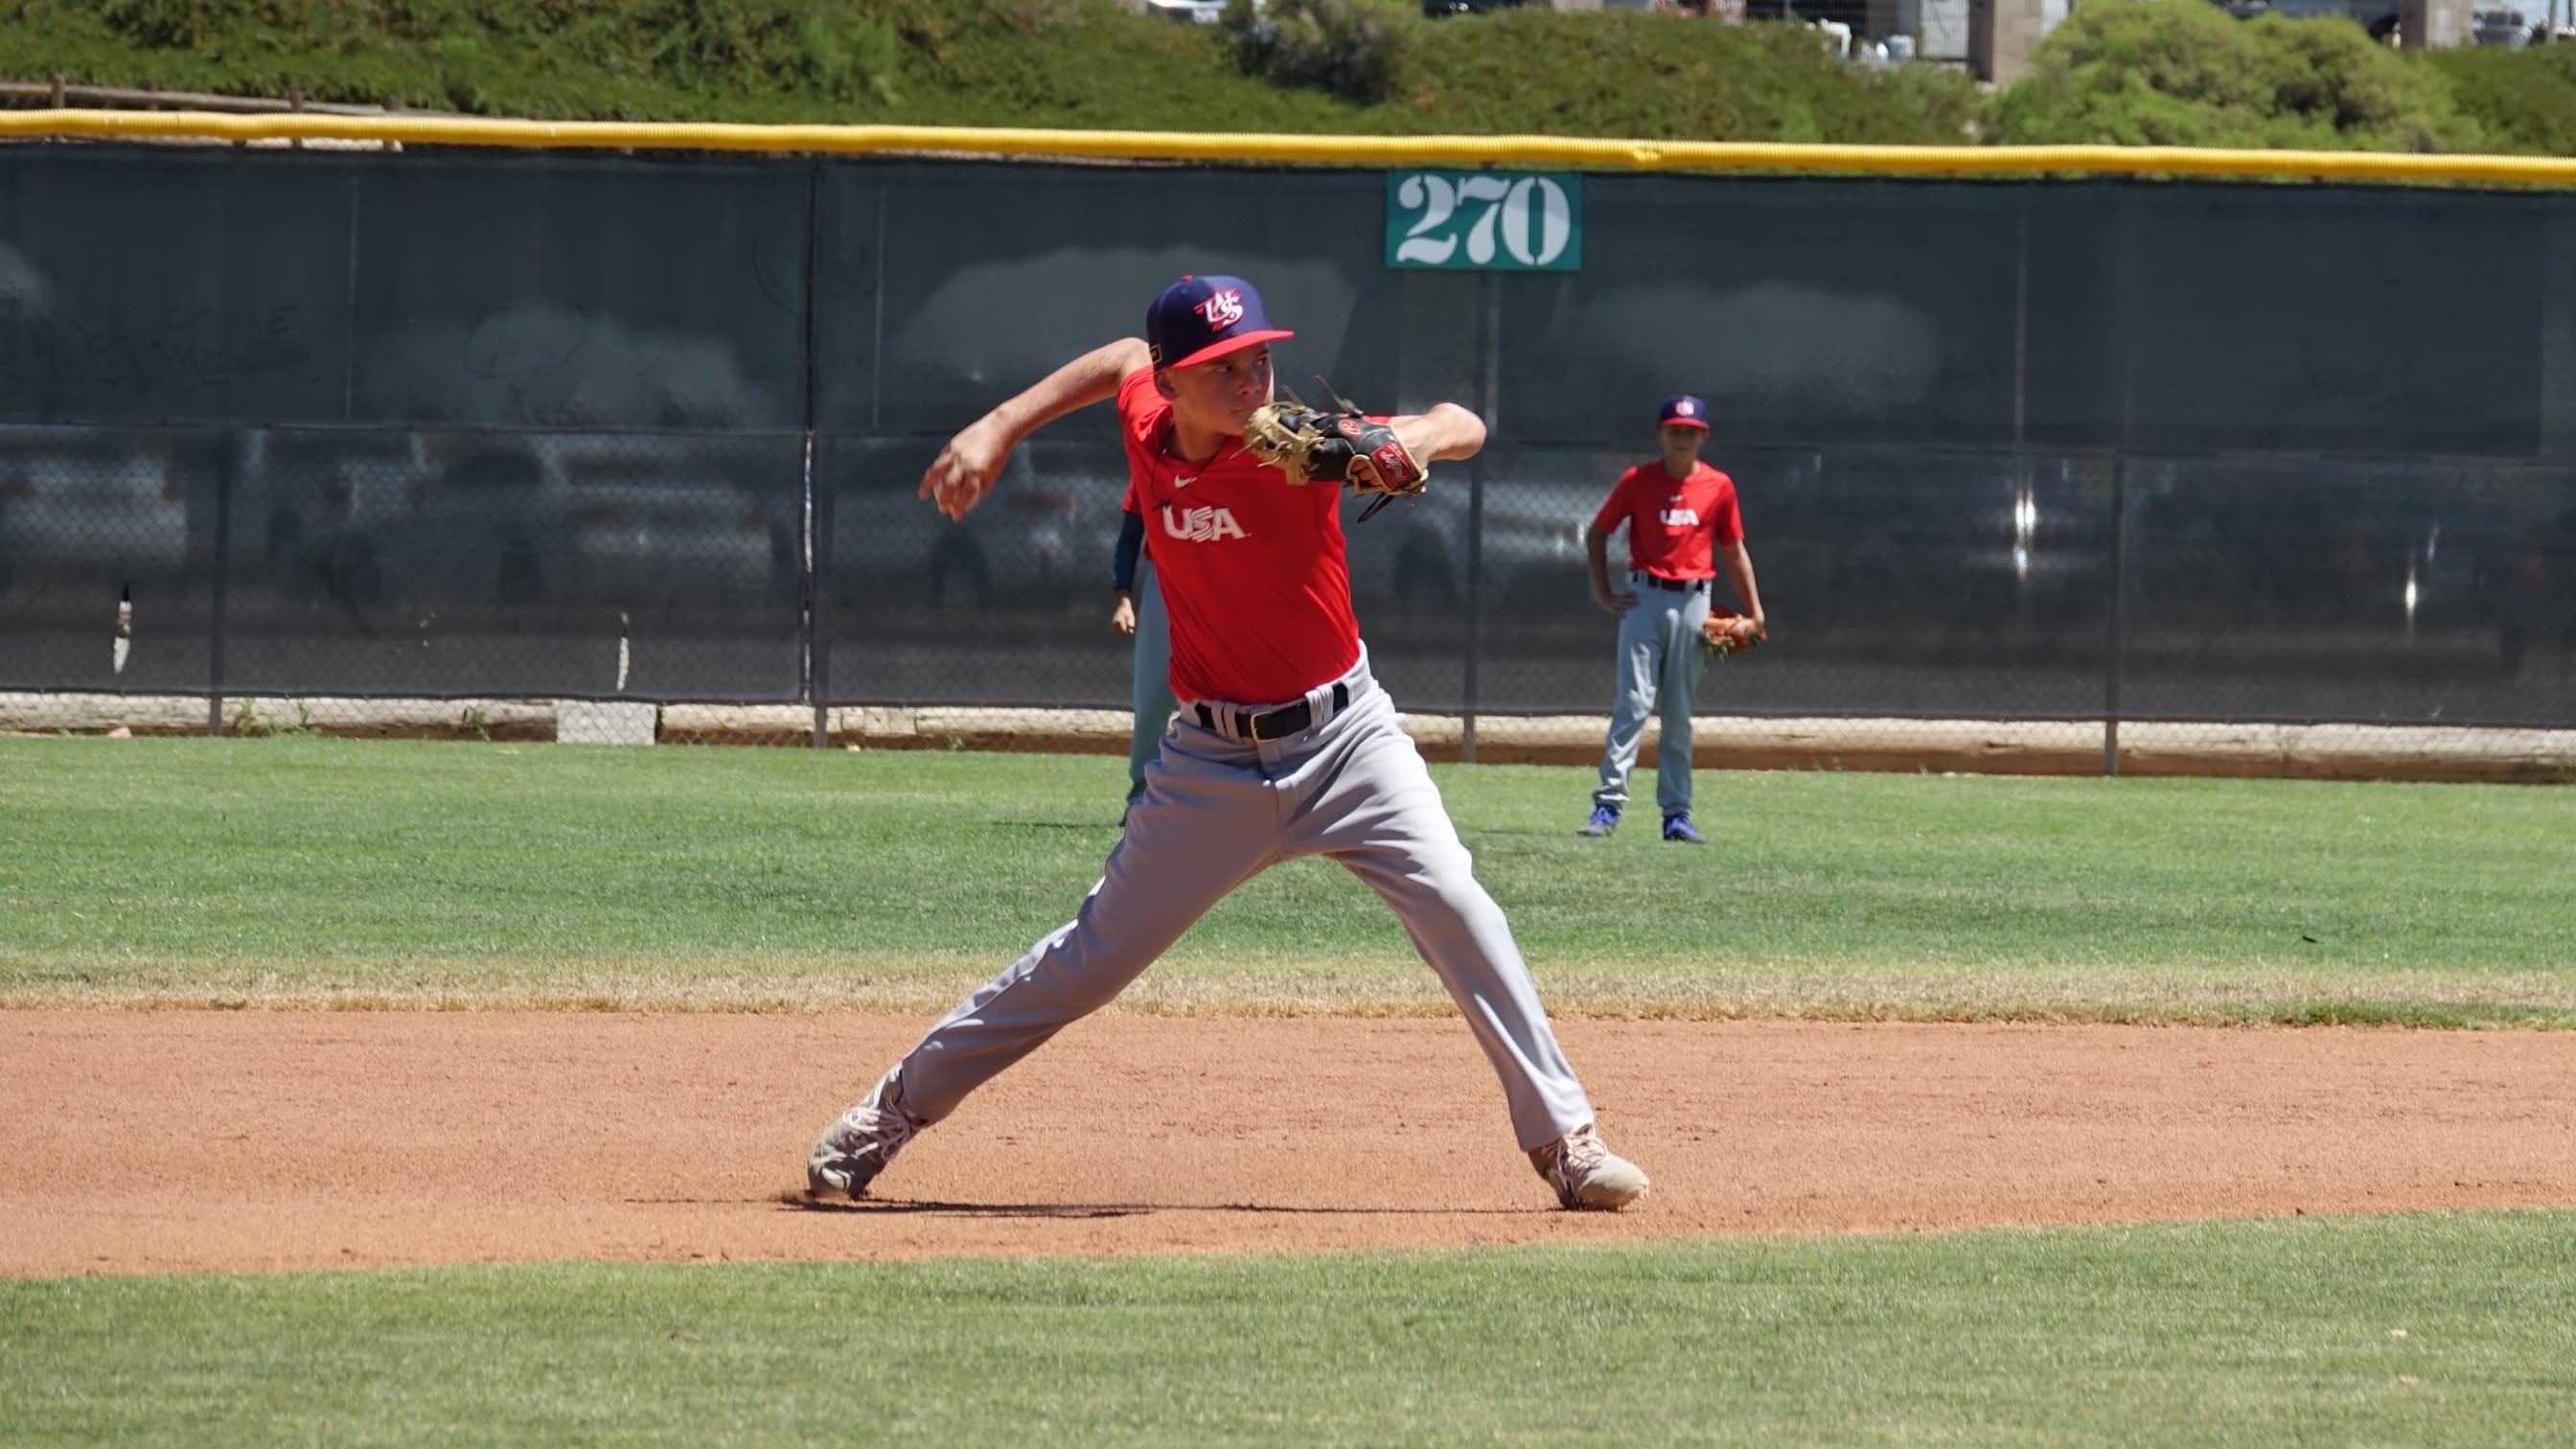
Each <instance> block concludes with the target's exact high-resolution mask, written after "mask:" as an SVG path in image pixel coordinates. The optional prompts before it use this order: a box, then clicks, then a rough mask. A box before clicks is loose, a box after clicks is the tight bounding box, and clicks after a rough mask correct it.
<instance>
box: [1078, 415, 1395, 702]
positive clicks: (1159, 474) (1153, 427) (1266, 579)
mask: <svg viewBox="0 0 2576 1449" xmlns="http://www.w3.org/2000/svg"><path fill="white" fill-rule="evenodd" d="M1118 423H1119V430H1120V431H1121V432H1122V433H1123V434H1125V436H1126V439H1127V472H1128V482H1127V486H1128V497H1129V500H1130V502H1131V503H1133V504H1136V505H1140V506H1138V507H1137V509H1136V511H1137V512H1138V513H1140V514H1142V515H1144V519H1145V538H1146V540H1147V542H1148V544H1149V545H1150V546H1151V548H1152V550H1153V554H1154V568H1155V570H1156V573H1155V577H1156V579H1157V580H1158V581H1159V583H1160V584H1161V586H1162V590H1163V612H1164V616H1165V617H1166V618H1167V619H1168V620H1169V621H1170V623H1171V629H1172V693H1173V694H1175V695H1177V696H1179V697H1180V698H1182V699H1205V700H1218V701H1223V702H1225V703H1229V704H1281V703H1285V702H1287V701H1289V700H1293V699H1298V698H1300V697H1302V696H1304V695H1305V694H1306V692H1307V691H1309V690H1311V689H1314V688H1315V687H1317V686H1318V685H1323V684H1328V683H1330V682H1332V681H1333V680H1335V679H1339V678H1340V677H1341V676H1343V675H1344V674H1347V673H1349V672H1350V668H1351V666H1352V665H1354V664H1357V663H1359V660H1360V626H1359V620H1358V619H1357V618H1356V617H1354V616H1353V614H1352V613H1351V575H1350V567H1349V564H1348V561H1347V560H1346V559H1345V558H1344V556H1343V542H1342V515H1341V502H1342V490H1341V487H1340V486H1339V485H1338V484H1332V483H1310V484H1308V485H1306V486H1305V487H1303V488H1299V487H1293V486H1291V485H1290V484H1289V482H1288V481H1287V479H1286V478H1284V477H1282V476H1281V474H1280V472H1279V470H1278V469H1276V468H1273V467H1271V466H1270V465H1269V464H1267V463H1264V462H1262V461H1261V460H1260V459H1258V458H1255V457H1253V456H1252V455H1251V454H1250V453H1247V452H1245V451H1244V449H1243V444H1242V440H1241V439H1237V440H1235V441H1234V442H1232V443H1230V444H1228V445H1227V446H1226V448H1225V449H1224V450H1223V451H1222V452H1219V453H1218V454H1217V455H1216V456H1215V457H1213V458H1211V459H1209V460H1207V461H1206V462H1204V463H1185V462H1183V461H1181V460H1180V459H1178V458H1175V457H1173V456H1171V454H1170V453H1169V452H1168V451H1166V449H1167V445H1168V444H1169V443H1170V441H1171V436H1172V405H1171V403H1169V402H1167V401H1165V400H1164V398H1163V395H1162V394H1161V393H1159V392H1156V391H1155V390H1154V372H1153V369H1151V368H1141V367H1140V368H1138V369H1137V370H1136V371H1134V372H1131V373H1129V374H1127V378H1126V380H1125V381H1124V382H1122V383H1120V384H1119V387H1118Z"/></svg>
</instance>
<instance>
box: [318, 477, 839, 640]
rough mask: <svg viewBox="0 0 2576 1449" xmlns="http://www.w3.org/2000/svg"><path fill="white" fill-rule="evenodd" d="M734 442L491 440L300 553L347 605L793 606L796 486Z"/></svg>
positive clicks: (797, 543) (797, 565)
mask: <svg viewBox="0 0 2576 1449" xmlns="http://www.w3.org/2000/svg"><path fill="white" fill-rule="evenodd" d="M768 466H772V460H771V459H770V458H769V457H767V456H765V455H764V451H763V450H759V449H758V448H757V446H756V444H755V445H746V444H744V443H742V442H740V441H738V440H734V439H715V438H674V437H632V436H630V437H611V436H588V435H576V436H540V437H509V438H486V439H478V440H474V441H470V442H467V443H464V444H461V445H459V446H458V448H457V449H456V451H454V452H453V453H452V454H451V455H450V456H448V457H447V458H446V459H445V460H444V461H443V462H442V463H441V464H440V465H439V466H438V467H437V468H436V469H435V470H434V471H431V472H429V473H426V474H424V475H422V476H420V477H417V478H415V479H413V480H412V482H411V483H410V485H409V487H408V489H407V490H406V492H405V495H404V496H403V497H402V498H401V500H400V503H399V505H398V506H397V505H396V504H395V503H394V502H392V501H390V500H388V501H386V502H385V503H384V504H383V506H381V507H371V508H369V509H368V510H367V516H366V517H365V519H364V520H363V521H358V520H355V519H353V521H352V522H351V523H350V524H349V525H348V526H347V527H344V528H340V529H337V530H335V531H333V532H331V533H330V534H328V535H327V536H326V537H325V538H323V539H322V540H320V541H318V542H316V543H313V544H311V545H310V546H308V547H307V549H306V551H305V557H306V558H307V560H308V561H309V562H308V564H307V573H308V576H310V577H314V578H317V579H319V580H321V581H322V586H323V587H324V589H325V590H326V591H327V592H329V593H331V594H332V595H334V596H335V597H339V598H341V599H343V600H344V601H345V602H346V603H348V604H350V605H353V606H361V607H366V606H376V605H385V604H402V605H405V606H407V607H408V606H443V607H447V608H451V609H470V608H474V607H478V606H501V607H512V606H520V605H528V604H597V605H600V606H603V607H616V608H627V609H649V608H661V609H692V608H725V607H742V606H750V605H756V604H764V603H768V604H775V603H781V602H784V601H786V600H790V599H792V598H794V597H795V594H796V590H797V588H798V582H799V578H800V573H799V569H800V562H801V555H802V545H801V537H802V535H801V532H800V525H799V522H798V514H799V512H800V511H801V500H802V488H801V480H795V485H794V486H790V482H791V475H789V474H787V473H786V471H785V470H786V467H787V466H788V465H787V464H786V463H785V461H784V460H783V455H782V456H781V458H780V459H779V460H778V461H777V462H776V463H775V467H776V468H777V470H778V477H777V478H776V479H774V480H773V479H770V478H767V477H764V476H763V474H762V471H761V470H762V469H763V468H764V467H768Z"/></svg>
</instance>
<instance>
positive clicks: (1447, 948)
mask: <svg viewBox="0 0 2576 1449" xmlns="http://www.w3.org/2000/svg"><path fill="white" fill-rule="evenodd" d="M1337 683H1338V684H1339V686H1340V688H1341V689H1342V691H1343V698H1344V699H1345V700H1346V701H1347V702H1346V703H1344V704H1343V705H1341V706H1340V707H1339V708H1336V707H1335V703H1334V700H1335V694H1334V691H1335V686H1334V685H1333V684H1327V685H1325V686H1323V687H1322V688H1320V689H1318V690H1316V691H1315V692H1314V693H1312V694H1309V695H1307V696H1306V699H1305V703H1306V705H1307V706H1308V707H1309V710H1310V712H1311V714H1312V717H1313V723H1312V724H1311V725H1310V727H1309V728H1307V729H1305V730H1304V731H1302V732H1299V733H1296V734H1291V735H1288V736H1287V737H1285V738H1281V739H1275V740H1266V741H1258V742H1256V741H1254V740H1251V739H1248V738H1245V737H1244V736H1243V735H1242V733H1241V732H1240V730H1239V728H1238V723H1237V720H1236V718H1235V712H1236V711H1238V710H1245V709H1257V708H1267V707H1266V706H1237V705H1215V704H1211V705H1209V706H1207V708H1208V710H1209V712H1210V718H1211V719H1213V720H1214V721H1215V724H1216V728H1209V727H1207V726H1206V725H1202V724H1201V723H1200V722H1199V719H1198V715H1197V709H1198V706H1197V705H1196V704H1195V703H1190V702H1185V703H1184V704H1183V705H1182V706H1181V712H1180V718H1179V719H1178V721H1176V722H1175V723H1174V724H1173V726H1172V731H1171V733H1170V734H1169V735H1167V736H1165V737H1164V740H1163V747H1162V753H1161V755H1160V756H1159V757H1158V758H1157V759H1156V760H1155V762H1154V764H1153V765H1152V766H1151V767H1150V768H1149V769H1147V771H1146V773H1145V795H1144V799H1143V800H1142V801H1141V802H1139V803H1138V805H1137V806H1136V808H1135V809H1134V810H1133V811H1131V812H1130V813H1129V815H1128V818H1127V829H1126V832H1125V834H1124V835H1123V836H1122V837H1121V839H1120V840H1119V842H1118V844H1117V846H1116V847H1115V848H1114V849H1112V850H1111V851H1110V852H1109V863H1108V866H1107V869H1106V873H1105V874H1103V875H1102V876H1101V878H1100V882H1099V884H1097V885H1094V886H1093V887H1092V888H1091V894H1090V895H1088V896H1087V897H1085V898H1084V900H1083V902H1082V909H1081V911H1080V913H1079V914H1077V915H1076V916H1075V917H1074V918H1073V920H1072V921H1071V922H1069V923H1067V924H1066V925H1065V926H1064V927H1063V928H1062V929H1060V930H1058V931H1056V932H1054V933H1053V934H1051V935H1049V936H1048V937H1046V938H1045V939H1044V940H1042V941H1040V942H1038V943H1037V945H1036V946H1034V947H1032V948H1031V949H1030V951H1029V953H1028V954H1027V955H1025V956H1023V957H1021V958H1020V959H1019V960H1018V961H1017V962H1016V963H1014V964H1013V965H1012V966H1011V968H1010V969H1009V970H1007V971H1004V972H1003V973H1002V974H1001V975H1000V976H997V977H995V978H994V979H993V981H992V982H991V984H989V985H987V986H985V987H984V988H983V989H982V990H980V991H977V992H976V993H975V994H974V995H972V996H969V997H967V998H966V1000H965V1001H963V1002H962V1003H960V1004H959V1005H958V1006H957V1008H956V1009H955V1010H953V1011H951V1012H949V1013H948V1015H947V1016H946V1017H945V1018H943V1019H942V1020H941V1021H940V1022H939V1024H938V1025H936V1026H933V1027H932V1028H931V1029H930V1032H929V1034H928V1035H926V1036H924V1037H923V1038H922V1039H921V1043H920V1045H918V1046H915V1047H914V1048H913V1049H912V1051H911V1052H910V1054H908V1055H907V1056H905V1057H904V1059H903V1064H902V1067H901V1071H902V1073H903V1091H904V1101H905V1105H906V1106H907V1107H908V1108H909V1109H910V1110H911V1111H912V1112H913V1113H914V1114H915V1115H917V1116H918V1117H920V1118H921V1120H923V1121H925V1122H935V1121H938V1120H939V1119H940V1118H942V1117H945V1116H947V1115H948V1114H949V1113H951V1112H953V1111H955V1110H956V1109H957V1105H958V1104H959V1103H960V1102H963V1101H964V1100H965V1099H966V1096H967V1094H968V1093H971V1092H973V1091H974V1090H975V1089H976V1088H977V1087H980V1086H982V1085H983V1084H984V1083H986V1082H989V1081H991V1080H992V1079H993V1078H995V1077H997V1076H999V1075H1001V1073H1002V1072H1003V1071H1004V1070H1006V1069H1007V1068H1009V1067H1010V1065H1011V1064H1012V1063H1014V1062H1017V1061H1018V1060H1019V1059H1020V1058H1022V1057H1024V1056H1027V1055H1028V1054H1029V1053H1030V1052H1032V1051H1035V1050H1036V1049H1037V1048H1038V1047H1039V1046H1041V1045H1043V1044H1044V1043H1045V1042H1046V1041H1047V1039H1048V1038H1050V1037H1052V1036H1054V1035H1055V1034H1056V1033H1057V1032H1059V1031H1062V1030H1063V1029H1064V1028H1065V1027H1067V1026H1069V1025H1071V1024H1072V1023H1073V1022H1075V1021H1077V1020H1079V1019H1081V1018H1082V1017H1084V1016H1087V1015H1089V1014H1090V1013H1092V1012H1094V1011H1097V1010H1099V1009H1100V1008H1101V1007H1104V1006H1106V1005H1108V1004H1109V1003H1110V1002H1111V1001H1112V1000H1114V999H1116V997H1117V995H1118V993H1119V992H1121V991H1123V990H1125V989H1126V988H1127V985H1128V983H1129V982H1132V981H1134V980H1135V979H1136V978H1137V977H1138V976H1140V975H1142V974H1143V973H1144V970H1145V968H1146V967H1148V966H1150V965H1152V964H1153V963H1154V961H1155V959H1156V958H1158V957H1160V956H1161V955H1162V954H1163V952H1164V951H1166V950H1168V949H1170V947H1171V945H1172V943H1173V942H1175V941H1178V940H1179V939H1180V938H1181V934H1182V933H1183V932H1184V931H1187V930H1188V929H1189V928H1190V927H1191V925H1193V924H1194V923H1196V922H1197V920H1198V919H1199V917H1201V916H1202V915H1205V914H1206V913H1207V911H1208V909H1209V908H1210V907H1212V906H1214V905H1215V904H1216V903H1217V902H1218V901H1219V900H1221V899H1223V898H1224V896H1225V895H1226V894H1227V893H1228V892H1229V891H1232V890H1233V889H1234V888H1235V887H1236V886H1239V885H1241V884H1243V883H1244V882H1245V881H1248V880H1250V879H1252V878H1253V877H1254V876H1256V875H1258V874H1260V873H1261V872H1262V871H1264V870H1267V869H1269V868H1270V867H1271V866H1274V865H1277V864H1279V863H1280V862H1282V861H1287V860H1294V859H1296V858H1298V857H1300V856H1307V855H1325V856H1330V857H1332V858H1333V859H1334V860H1336V861H1339V862H1340V863H1341V864H1342V866H1343V867H1344V868H1345V869H1347V870H1349V871H1350V872H1351V873H1352V874H1353V875H1356V876H1358V877H1359V878H1360V879H1361V880H1363V881H1366V882H1367V883H1368V884H1369V886H1370V887H1371V888H1372V889H1374V890H1375V891H1376V892H1377V893H1378V894H1379V895H1380V896H1381V897H1383V898H1384V899H1385V901H1386V903H1387V904H1388V905H1390V906H1392V907H1394V908H1395V913H1396V916H1397V917H1398V918H1399V919H1400V920H1402V921H1403V923H1404V928H1405V931H1406V932H1407V933H1408V934H1409V935H1411V937H1412V938H1413V945H1414V949H1415V950H1416V951H1418V952H1420V953H1421V955H1422V959H1423V960H1424V961H1426V962H1428V963H1429V964H1430V966H1431V969H1432V970H1433V971H1435V972H1437V973H1438V974H1439V977H1440V980H1441V984H1442V985H1444V986H1446V987H1447V988H1448V989H1449V997H1450V999H1451V1000H1452V1001H1455V1002H1456V1003H1457V1004H1458V1009H1459V1011H1460V1012H1462V1013H1464V1014H1465V1016H1466V1018H1467V1027H1468V1029H1469V1030H1470V1031H1472V1032H1473V1033H1474V1034H1475V1037H1476V1042H1477V1045H1479V1046H1481V1047H1483V1048H1484V1051H1485V1057H1486V1059H1487V1060H1488V1061H1490V1062H1491V1063H1492V1064H1493V1068H1494V1074H1495V1075H1496V1076H1498V1077H1500V1078H1501V1079H1502V1084H1503V1097H1504V1100H1505V1102H1506V1103H1507V1104H1508V1105H1509V1107H1510V1110H1511V1119H1512V1130H1513V1132H1514V1133H1515V1134H1516V1135H1517V1136H1518V1137H1519V1139H1520V1145H1521V1147H1522V1149H1523V1150H1524V1151H1526V1150H1529V1149H1533V1148H1538V1147H1543V1146H1546V1145H1547V1144H1548V1143H1551V1142H1554V1141H1555V1140H1556V1139H1558V1138H1560V1137H1562V1136H1564V1135H1565V1134H1567V1133H1569V1132H1572V1131H1574V1130H1575V1129H1577V1128H1579V1127H1582V1126H1584V1125H1586V1124H1587V1123H1589V1122H1591V1121H1592V1104H1591V1102H1590V1101H1589V1100H1588V1099H1587V1098H1586V1097H1585V1096H1584V1093H1583V1086H1582V1084H1581V1083H1580V1082H1578V1081H1576V1080H1575V1076H1574V1069H1573V1068H1572V1067H1570V1066H1568V1065H1567V1064H1566V1061H1565V1056H1564V1054H1563V1053H1562V1052H1561V1051H1560V1050H1558V1047H1557V1042H1556V1033H1555V1032H1554V1030H1553V1029H1551V1028H1550V1027H1549V1025H1548V1021H1547V1013H1546V1011H1545V1010H1544V1009H1543V1008H1542V1007H1541V1006H1540V1005H1539V999H1538V990H1537V988H1536V986H1535V985H1533V984H1532V982H1531V980H1530V975H1529V968H1528V967H1527V966H1526V965H1525V964H1524V963H1523V962H1522V960H1521V954H1520V949H1519V947H1517V946H1516V945H1514V944H1513V942H1512V933H1511V927H1510V925H1509V924H1508V923H1506V922H1505V921H1504V919H1503V912H1502V908H1501V907H1500V906H1497V905H1496V904H1494V900H1493V897H1491V896H1489V895H1487V894H1486V893H1485V888H1484V887H1483V886H1482V885H1479V884H1478V883H1477V881H1476V877H1475V872H1474V869H1473V862H1472V861H1471V860H1470V858H1469V856H1468V854H1467V848H1466V847H1465V846H1464V845H1462V844H1460V843H1459V840H1458V832H1457V828H1456V827H1455V826H1454V825H1452V824H1451V823H1450V820H1449V812H1448V810H1447V808H1446V807H1444V806H1443V805H1442V804H1441V800H1440V791H1439V788H1438V787H1437V786H1435V785H1434V784H1433V783H1432V781H1431V775H1430V772H1429V771H1428V770H1427V769H1425V768H1424V767H1423V763H1422V755H1421V753H1420V752H1419V751H1417V750H1416V749H1415V748H1414V746H1413V741H1412V739H1411V738H1410V737H1408V736H1407V735H1406V734H1405V733H1404V732H1403V731H1402V730H1401V729H1399V728H1397V726H1396V712H1395V706H1394V704H1393V703H1392V702H1390V701H1389V700H1388V698H1387V695H1386V691H1384V690H1382V689H1380V688H1378V687H1377V683H1376V681H1375V680H1374V679H1372V678H1371V677H1370V674H1369V668H1368V659H1367V657H1366V656H1365V655H1363V656H1362V657H1361V659H1360V662H1359V664H1358V665H1357V666H1355V667H1354V668H1353V669H1352V670H1351V672H1350V673H1349V674H1347V675H1345V676H1343V678H1342V679H1341V680H1339V681H1337ZM1292 703H1293V702H1292ZM1322 944H1324V943H1323V942H1322V941H1320V940H1319V942H1318V945H1319V946H1320V945H1322ZM1329 1096H1330V1092H1329V1091H1328V1090H1327V1089H1326V1088H1325V1087H1324V1086H1323V1085H1322V1084H1318V1086H1317V1088H1316V1110H1317V1111H1319V1112H1321V1111H1329V1110H1332V1109H1331V1108H1330V1107H1329V1106H1327V1105H1326V1101H1327V1098H1328V1097H1329Z"/></svg>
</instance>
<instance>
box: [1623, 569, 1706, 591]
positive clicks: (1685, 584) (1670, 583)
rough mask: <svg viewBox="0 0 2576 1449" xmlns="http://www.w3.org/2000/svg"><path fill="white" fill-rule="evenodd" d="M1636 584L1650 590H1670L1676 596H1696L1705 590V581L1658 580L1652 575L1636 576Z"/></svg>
mask: <svg viewBox="0 0 2576 1449" xmlns="http://www.w3.org/2000/svg"><path fill="white" fill-rule="evenodd" d="M1637 582H1639V583H1641V584H1644V585H1645V586H1646V587H1648V588H1652V589H1670V590H1671V591H1672V592H1674V593H1676V594H1696V593H1698V592H1699V591H1700V590H1702V589H1704V588H1707V587H1708V585H1709V581H1708V580H1707V579H1659V578H1657V577H1655V576H1654V575H1653V574H1642V573H1641V574H1639V575H1637Z"/></svg>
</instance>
